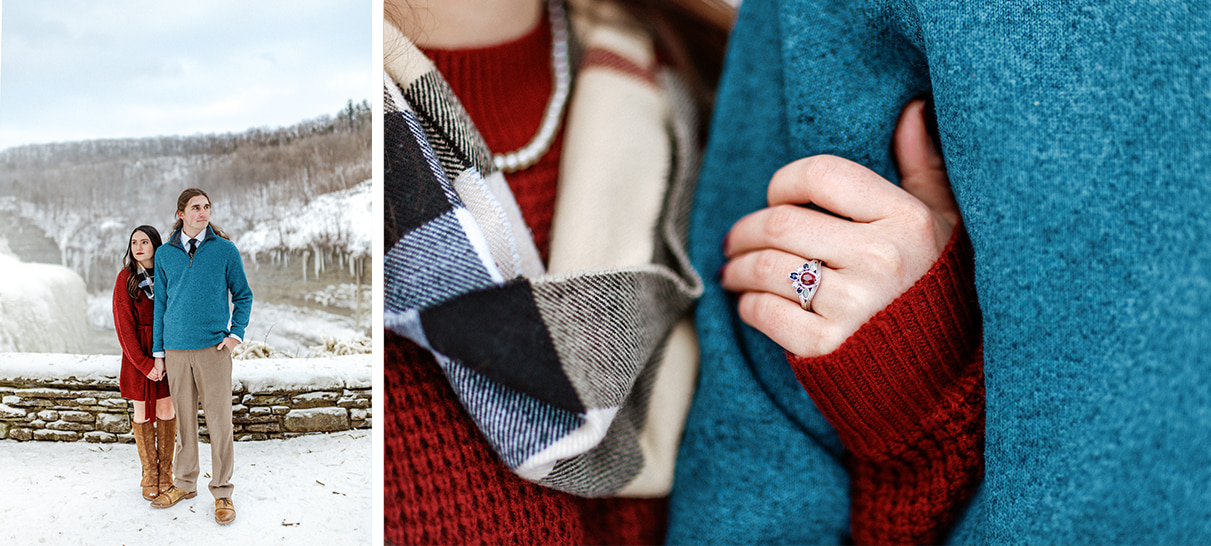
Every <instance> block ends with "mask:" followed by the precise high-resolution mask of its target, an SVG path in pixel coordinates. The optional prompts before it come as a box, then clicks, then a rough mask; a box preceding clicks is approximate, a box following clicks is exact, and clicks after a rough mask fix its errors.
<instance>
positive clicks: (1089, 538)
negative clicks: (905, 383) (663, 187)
mask: <svg viewBox="0 0 1211 546" xmlns="http://www.w3.org/2000/svg"><path fill="white" fill-rule="evenodd" d="M1209 29H1211V5H1208V3H1206V2H1197V3H1186V2H1176V1H1171V0H1158V1H1153V2H1130V1H1126V0H1110V1H1107V2H1088V3H1073V2H1055V1H1043V2H1002V1H993V2H888V1H884V0H859V1H857V2H844V3H832V2H823V1H819V0H781V1H778V0H746V1H745V2H744V3H743V4H742V8H741V13H740V19H739V22H738V23H737V26H736V28H735V31H734V34H733V35H732V38H731V46H730V47H731V50H730V52H729V57H728V67H727V69H726V73H725V75H724V81H723V84H722V88H721V90H720V94H719V97H718V102H717V111H716V115H715V118H714V122H713V125H712V138H711V142H710V144H709V147H708V150H707V157H706V162H705V164H704V166H703V173H702V176H701V179H700V183H699V189H698V194H697V198H696V202H695V207H694V215H693V218H692V220H691V235H690V237H691V240H690V252H691V255H692V258H693V260H694V265H695V267H696V268H697V269H698V270H699V271H703V272H713V271H717V270H718V269H719V266H720V265H721V264H722V263H723V262H724V257H723V253H722V251H721V240H722V238H723V235H724V234H725V233H726V232H727V231H728V229H730V228H731V226H732V225H733V224H734V223H735V222H736V221H737V220H738V219H739V218H741V217H742V216H743V215H745V214H747V213H750V212H752V211H755V210H758V209H760V208H762V207H764V206H765V199H766V189H767V186H768V184H769V180H770V177H771V175H772V174H773V173H774V172H775V171H776V170H777V169H778V168H780V167H782V166H783V165H785V164H788V163H790V162H792V161H794V160H797V159H799V158H801V157H807V156H814V155H817V154H825V153H828V154H835V155H838V156H841V157H844V158H847V159H850V160H853V161H856V162H858V163H860V164H862V165H865V166H866V167H868V168H870V169H872V170H874V171H875V172H877V173H879V174H881V175H883V176H884V177H886V178H888V179H890V180H893V181H894V180H896V179H897V177H896V173H895V170H894V168H893V163H892V157H891V153H890V147H889V143H890V142H891V135H892V131H893V128H894V127H895V123H896V117H897V114H898V113H899V112H900V109H901V108H902V106H903V105H904V104H905V103H907V102H908V101H909V100H910V99H911V98H913V97H916V96H919V95H921V94H931V95H932V96H933V98H934V103H935V105H936V113H937V125H938V129H939V132H940V141H941V147H942V151H943V153H944V156H945V160H946V166H947V168H948V171H949V175H950V179H951V183H952V186H953V189H954V193H955V197H956V199H957V201H958V204H959V206H960V208H961V211H962V214H963V223H964V225H965V226H966V229H967V231H968V233H969V234H970V237H971V242H972V247H973V250H974V255H975V269H974V271H975V286H976V289H977V291H978V296H979V307H980V311H981V313H982V316H983V343H984V370H985V373H984V379H985V384H986V444H985V446H984V460H985V471H984V478H983V482H982V484H981V485H980V488H979V490H978V491H977V492H976V493H975V495H974V497H973V498H972V500H971V502H970V504H969V505H968V506H967V507H966V508H965V509H963V508H962V507H960V508H959V509H958V511H959V512H960V513H958V514H956V515H957V516H958V523H957V525H956V527H955V528H954V530H953V531H952V532H951V534H950V535H949V538H948V540H950V541H952V542H973V543H983V544H988V543H1026V544H1035V543H1046V544H1067V543H1093V544H1122V543H1156V544H1189V543H1208V542H1211V488H1208V487H1207V484H1208V483H1211V449H1209V448H1208V446H1211V388H1209V387H1208V385H1211V335H1208V332H1211V213H1209V212H1208V211H1209V210H1211V32H1209ZM827 290H829V285H828V279H827V277H826V278H825V279H823V281H822V283H821V285H820V287H819V293H818V294H819V295H823V294H825V293H826V291H827ZM817 297H820V296H817ZM696 318H697V323H698V329H699V336H700V340H701V345H702V364H701V366H702V367H701V375H700V377H701V379H700V384H699V388H698V391H697V394H696V397H695V400H694V404H693V407H692V409H691V414H690V417H689V420H688V422H687V425H686V432H685V436H684V440H683V443H682V446H681V450H680V452H679V456H678V462H677V477H676V482H675V485H674V488H673V498H672V506H671V522H670V530H669V537H668V538H669V541H670V542H671V543H712V542H714V543H720V542H721V543H752V542H760V543H775V542H782V543H835V542H839V541H843V540H845V539H846V538H845V537H846V536H847V535H848V533H849V517H850V514H849V476H848V475H847V473H846V471H845V467H844V466H843V464H842V461H843V460H844V459H845V457H846V455H844V454H843V450H842V445H841V442H840V440H839V439H838V437H837V435H836V433H835V431H834V430H833V428H832V427H831V426H830V425H829V423H828V422H826V421H825V420H824V419H823V418H822V416H821V413H820V411H819V410H818V409H817V408H816V406H815V405H814V404H813V402H812V399H811V398H809V397H808V395H807V394H806V393H805V392H804V390H803V387H802V386H801V385H800V384H799V383H798V382H797V381H796V377H795V375H794V374H793V373H792V371H791V368H790V366H788V365H787V363H786V361H785V358H784V353H783V351H782V349H781V348H780V347H778V346H777V345H775V344H774V343H772V342H771V341H769V340H768V339H766V338H765V337H764V336H763V335H761V334H760V333H759V332H757V331H756V330H753V329H752V328H748V327H745V326H740V321H739V320H738V319H737V317H736V310H735V306H734V304H733V303H732V302H731V301H730V300H729V297H728V295H727V294H726V293H725V292H724V291H723V289H722V288H721V287H720V286H719V285H718V283H715V284H711V283H708V285H707V287H706V292H705V294H704V296H703V298H702V300H701V302H700V303H699V306H698V308H697V317H696ZM854 394H855V395H856V396H860V395H861V394H862V393H854Z"/></svg>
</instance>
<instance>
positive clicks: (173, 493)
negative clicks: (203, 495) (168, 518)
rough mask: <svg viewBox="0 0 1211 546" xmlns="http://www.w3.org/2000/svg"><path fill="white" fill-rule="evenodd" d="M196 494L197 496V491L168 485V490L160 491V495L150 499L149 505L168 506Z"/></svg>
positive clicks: (154, 506)
mask: <svg viewBox="0 0 1211 546" xmlns="http://www.w3.org/2000/svg"><path fill="white" fill-rule="evenodd" d="M196 496H198V492H197V491H185V490H184V489H178V488H177V486H175V485H174V486H172V487H169V488H168V491H165V492H163V493H160V496H158V497H156V500H153V501H151V507H152V508H168V507H170V506H173V505H175V504H176V503H178V502H181V501H182V500H184V499H192V498H194V497H196Z"/></svg>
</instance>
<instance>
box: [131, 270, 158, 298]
mask: <svg viewBox="0 0 1211 546" xmlns="http://www.w3.org/2000/svg"><path fill="white" fill-rule="evenodd" d="M135 267H136V269H138V270H139V273H138V276H137V278H138V279H139V289H140V290H142V291H143V295H145V296H147V299H149V300H151V299H155V272H153V271H148V270H146V269H144V268H143V265H142V264H136V266H135Z"/></svg>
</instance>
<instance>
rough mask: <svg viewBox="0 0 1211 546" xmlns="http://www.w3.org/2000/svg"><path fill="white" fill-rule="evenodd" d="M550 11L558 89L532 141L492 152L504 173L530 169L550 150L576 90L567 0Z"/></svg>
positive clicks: (554, 2) (553, 2)
mask: <svg viewBox="0 0 1211 546" xmlns="http://www.w3.org/2000/svg"><path fill="white" fill-rule="evenodd" d="M547 13H548V14H549V15H550V19H551V42H552V43H551V71H552V72H554V73H555V89H554V91H553V92H552V93H551V100H550V101H548V102H547V111H546V113H545V114H544V115H543V117H542V125H541V126H539V128H538V134H536V135H534V138H533V139H532V140H530V143H529V144H526V145H525V146H523V147H521V148H520V149H518V150H515V151H512V152H508V153H504V154H492V162H493V163H494V164H495V165H496V168H497V169H499V170H500V171H502V172H506V173H511V172H516V171H520V170H522V169H526V168H529V167H531V166H532V165H534V164H535V163H538V159H539V158H541V157H542V156H543V154H545V153H547V150H548V149H549V148H550V147H551V143H552V142H553V141H554V140H555V132H556V131H558V130H559V124H560V121H561V120H562V119H563V110H564V107H565V106H567V104H568V96H569V95H570V94H571V91H572V67H571V64H570V63H569V62H568V19H567V16H566V15H565V14H564V11H563V1H562V0H549V1H548V2H547Z"/></svg>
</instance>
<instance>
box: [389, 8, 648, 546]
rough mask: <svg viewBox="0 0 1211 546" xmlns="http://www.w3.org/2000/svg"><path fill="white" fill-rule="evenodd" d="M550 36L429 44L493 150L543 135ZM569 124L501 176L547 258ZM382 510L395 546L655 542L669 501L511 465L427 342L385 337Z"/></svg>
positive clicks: (542, 30)
mask: <svg viewBox="0 0 1211 546" xmlns="http://www.w3.org/2000/svg"><path fill="white" fill-rule="evenodd" d="M550 52H551V36H550V30H549V28H548V27H547V25H546V24H545V19H544V20H543V22H542V24H539V25H538V26H537V27H536V28H535V29H534V30H533V31H532V32H530V33H528V34H527V35H526V36H523V37H522V38H520V39H518V40H516V41H514V42H510V43H506V44H502V45H498V46H493V47H489V48H484V49H472V50H457V51H448V50H428V51H426V54H427V55H428V56H429V57H430V58H431V59H433V61H434V63H435V64H436V66H437V69H438V71H440V72H441V74H442V75H443V76H444V77H445V78H446V81H447V82H449V84H450V86H451V88H452V89H453V90H454V93H455V95H456V96H458V98H459V100H460V101H461V102H462V103H463V105H464V107H465V108H466V109H467V112H468V114H469V115H470V117H471V120H472V121H473V122H474V123H475V125H476V127H477V128H478V129H479V131H480V132H481V134H482V135H483V137H484V140H485V141H486V142H487V144H488V146H489V148H491V149H492V150H493V151H495V152H498V153H499V152H505V151H511V150H515V149H517V148H520V147H522V146H524V145H525V144H527V143H528V142H529V141H530V139H531V138H533V136H534V134H535V133H536V132H537V130H538V127H539V124H540V123H541V120H542V117H543V113H544V111H545V109H546V105H547V101H548V100H549V98H550V95H551V87H552V77H551V66H550ZM562 138H563V131H562V130H560V132H559V134H558V135H557V136H556V140H555V142H554V144H553V145H552V146H551V149H550V150H549V151H548V152H547V153H546V154H545V155H544V156H543V157H542V159H541V160H540V161H539V163H538V164H536V165H534V166H532V167H530V168H529V169H526V170H523V171H520V172H516V173H512V174H508V175H506V177H507V179H508V181H509V187H510V188H511V189H512V190H513V194H514V196H515V198H516V199H517V203H518V205H519V206H520V207H521V212H522V215H523V217H524V218H525V220H526V224H527V225H528V226H529V228H530V230H531V231H532V233H533V236H534V241H535V243H536V244H537V246H538V249H539V253H540V254H541V256H542V258H543V260H544V261H545V260H546V259H547V254H548V249H549V247H550V230H551V218H552V215H553V214H554V201H555V191H556V180H557V177H558V170H559V157H560V145H561V142H562ZM386 338H387V339H386V354H385V365H384V376H385V378H384V379H385V382H386V398H387V400H386V418H385V419H384V427H385V428H384V430H385V433H386V434H385V436H386V446H385V461H384V464H385V467H386V468H385V469H384V470H385V472H384V484H383V495H384V507H383V508H384V519H385V522H384V523H385V537H386V539H387V541H389V542H391V543H394V544H397V545H404V544H657V543H660V542H662V541H663V539H664V533H665V527H666V520H667V511H668V505H667V499H665V498H661V499H584V498H580V497H576V496H573V495H569V494H566V493H560V492H558V491H555V490H552V489H548V488H545V487H541V486H538V485H535V484H533V483H530V482H527V481H525V480H523V479H521V478H519V477H518V476H517V475H515V474H513V473H512V472H511V471H509V470H508V469H507V468H506V467H505V466H504V464H503V463H502V462H501V461H500V459H499V458H498V457H497V456H496V454H495V453H494V452H493V451H492V449H491V447H490V446H489V445H488V444H487V442H486V441H485V440H484V438H483V436H482V435H481V434H480V432H479V430H478V429H476V427H475V425H474V423H473V422H472V421H471V418H470V416H469V415H468V414H467V413H466V411H465V410H464V409H463V407H462V405H461V404H460V403H459V401H458V398H457V397H456V396H455V394H454V392H453V391H452V390H451V388H450V386H449V384H448V383H447V382H446V379H445V376H444V375H443V374H442V372H441V370H440V368H439V367H438V365H437V363H436V362H434V360H433V358H432V356H431V355H430V354H429V353H428V352H427V351H425V350H423V349H420V348H419V347H417V346H416V345H415V344H413V343H412V342H410V341H408V340H406V339H404V338H402V337H399V336H396V335H394V334H391V333H389V332H388V333H387V334H386Z"/></svg>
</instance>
